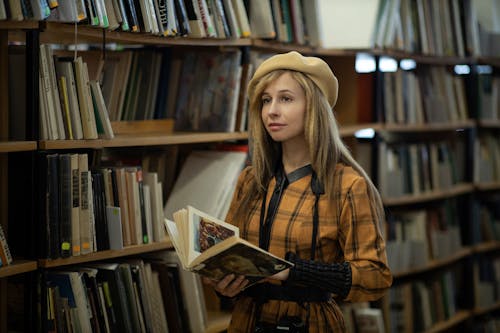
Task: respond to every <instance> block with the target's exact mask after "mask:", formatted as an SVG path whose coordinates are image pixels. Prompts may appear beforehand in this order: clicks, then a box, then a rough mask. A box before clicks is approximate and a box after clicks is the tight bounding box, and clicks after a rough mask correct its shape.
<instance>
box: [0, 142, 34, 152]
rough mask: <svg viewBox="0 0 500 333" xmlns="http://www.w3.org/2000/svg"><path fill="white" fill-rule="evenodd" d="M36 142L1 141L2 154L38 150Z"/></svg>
mask: <svg viewBox="0 0 500 333" xmlns="http://www.w3.org/2000/svg"><path fill="white" fill-rule="evenodd" d="M36 147H37V146H36V141H0V153H12V152H18V151H32V150H36Z"/></svg>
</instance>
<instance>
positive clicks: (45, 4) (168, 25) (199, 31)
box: [0, 0, 250, 38]
mask: <svg viewBox="0 0 500 333" xmlns="http://www.w3.org/2000/svg"><path fill="white" fill-rule="evenodd" d="M1 19H9V20H14V21H16V20H48V21H58V22H79V23H81V24H87V25H89V26H96V27H101V28H105V29H109V30H121V31H131V32H145V33H151V34H155V35H162V36H189V37H194V38H201V37H213V38H240V37H249V36H250V24H249V19H248V14H247V9H246V6H245V4H244V1H243V0H109V1H108V0H67V1H57V0H21V1H18V0H15V1H14V0H2V1H0V20H1Z"/></svg>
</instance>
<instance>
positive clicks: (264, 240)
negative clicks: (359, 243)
mask: <svg viewBox="0 0 500 333" xmlns="http://www.w3.org/2000/svg"><path fill="white" fill-rule="evenodd" d="M275 177H276V185H275V186H274V191H273V194H272V196H271V199H270V200H269V206H268V207H267V216H266V199H267V191H266V192H264V195H263V198H262V205H261V209H260V228H259V247H260V248H262V249H264V250H266V251H267V250H269V243H270V240H271V228H272V224H273V222H274V218H275V215H276V211H277V210H278V205H279V203H280V201H281V197H282V194H283V191H284V190H285V189H286V187H287V186H288V179H287V177H286V175H285V173H284V170H283V167H282V166H281V168H278V170H277V172H276V173H275ZM311 190H312V192H313V193H314V196H315V200H314V208H313V232H312V239H311V260H314V258H315V255H316V238H317V236H318V228H319V212H318V208H319V198H320V195H321V194H323V193H324V190H323V186H322V185H321V183H320V182H319V180H318V178H317V176H316V173H315V172H314V171H313V173H312V178H311ZM246 295H248V296H250V297H252V298H254V299H255V301H256V302H255V306H256V309H255V318H256V320H258V319H259V318H260V316H261V312H262V304H264V303H265V302H267V301H268V300H270V299H275V300H285V301H292V302H297V303H298V304H301V305H305V306H306V309H307V319H306V325H307V326H306V327H309V302H326V301H328V300H329V299H330V297H331V294H330V293H327V292H325V291H322V290H319V289H316V288H299V287H288V286H283V285H281V286H278V285H272V284H268V283H265V284H259V285H255V286H253V287H252V288H248V289H247V291H246Z"/></svg>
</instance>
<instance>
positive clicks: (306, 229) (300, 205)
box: [226, 164, 392, 333]
mask: <svg viewBox="0 0 500 333" xmlns="http://www.w3.org/2000/svg"><path fill="white" fill-rule="evenodd" d="M251 177H253V175H252V167H251V166H250V167H247V168H246V169H245V170H243V172H242V173H241V175H240V177H239V180H238V184H237V187H236V190H235V194H234V197H233V201H232V203H231V207H230V209H229V212H228V215H227V217H226V221H228V222H230V223H233V224H235V225H237V226H238V227H239V228H240V233H241V236H242V237H244V238H246V239H248V240H249V241H250V242H252V243H254V244H259V224H260V210H261V204H262V202H261V200H259V201H258V202H256V203H255V205H254V207H253V209H252V214H251V217H250V219H249V220H248V221H241V220H239V219H238V217H237V216H234V213H235V210H236V207H237V206H238V205H239V200H240V198H241V194H242V193H243V192H244V191H245V188H246V187H247V184H248V183H249V181H250V179H251ZM335 177H338V180H339V182H337V183H339V184H341V188H340V189H339V191H338V192H337V193H336V194H335V196H334V198H333V199H331V200H328V199H327V198H326V196H325V195H322V196H321V197H320V201H319V229H318V238H317V246H316V254H315V260H318V261H321V262H324V263H335V262H345V261H347V262H349V263H350V265H351V271H352V286H351V289H350V292H349V294H348V295H347V297H346V298H345V301H349V302H360V301H371V300H376V299H378V298H380V297H381V296H382V295H383V294H384V292H385V291H386V290H387V289H388V288H389V287H390V285H391V283H392V275H391V273H390V270H389V268H388V266H387V257H386V252H385V242H384V240H383V238H382V236H381V234H380V230H379V227H378V223H379V221H376V220H375V217H374V212H373V210H374V207H373V205H372V204H371V202H370V200H369V198H368V194H367V185H366V182H365V180H364V178H362V177H361V176H360V175H359V174H358V173H357V172H356V171H354V170H353V169H352V168H351V167H348V166H345V165H343V164H338V165H337V167H336V173H335ZM310 183H311V174H306V175H303V176H302V177H300V178H298V179H294V180H293V181H291V182H290V184H289V185H288V187H287V188H286V190H285V191H284V193H283V194H282V199H281V202H280V204H279V207H278V211H277V213H276V216H275V219H274V223H273V226H272V230H271V236H270V237H271V238H270V239H271V240H270V246H269V251H270V252H271V253H273V254H275V255H277V256H279V257H282V258H284V257H285V254H286V253H287V252H288V251H292V252H295V253H296V254H297V255H298V256H299V257H301V258H307V259H309V257H310V252H311V241H312V216H313V206H314V201H315V196H314V193H313V192H312V190H311V186H310ZM275 184H276V179H272V180H271V182H270V184H269V187H268V192H267V193H268V195H267V198H266V200H267V203H268V202H269V200H270V198H271V194H272V191H273V189H274V186H275ZM254 311H255V304H254V302H253V299H252V298H249V297H240V298H239V299H238V300H237V302H236V305H235V308H234V311H233V317H232V321H231V324H230V327H229V330H228V332H252V331H253V325H254ZM283 315H298V316H301V317H302V318H303V320H305V318H306V316H307V312H306V310H305V309H304V307H302V306H301V305H299V304H297V303H294V302H286V301H277V300H271V301H268V302H267V303H265V304H264V305H263V306H262V314H261V320H263V321H265V322H270V323H273V322H276V321H277V320H278V319H279V318H280V317H281V316H283ZM345 330H346V329H345V325H344V319H343V316H342V312H341V310H340V307H339V306H338V304H337V303H336V302H335V300H334V299H332V300H331V301H329V302H324V303H311V304H310V310H309V332H322V333H323V332H345Z"/></svg>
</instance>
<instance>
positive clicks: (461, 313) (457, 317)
mask: <svg viewBox="0 0 500 333" xmlns="http://www.w3.org/2000/svg"><path fill="white" fill-rule="evenodd" d="M471 316H472V313H471V311H468V310H458V311H457V312H456V313H455V314H454V315H453V316H451V317H450V318H448V319H446V320H444V321H440V322H438V323H436V324H434V325H432V327H431V328H430V329H428V330H426V331H425V333H436V332H444V331H446V330H448V329H450V328H452V327H454V326H456V325H458V324H460V323H462V322H464V321H466V320H467V319H469V318H470V317H471Z"/></svg>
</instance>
